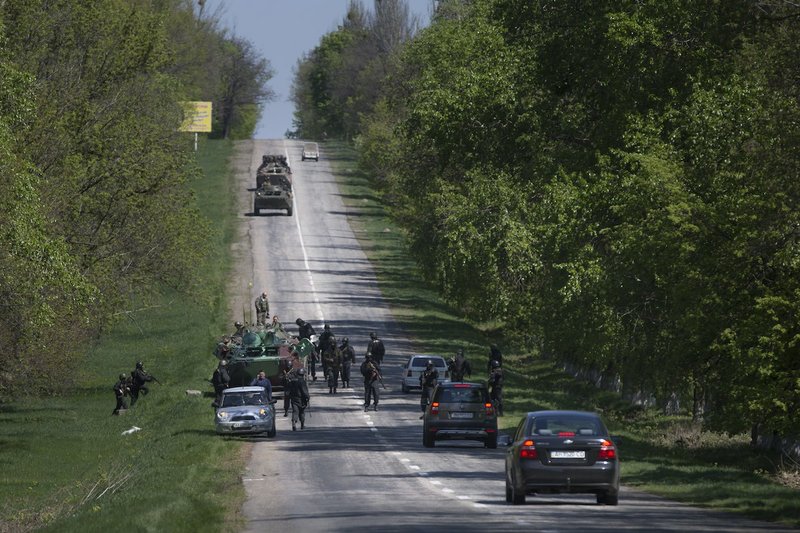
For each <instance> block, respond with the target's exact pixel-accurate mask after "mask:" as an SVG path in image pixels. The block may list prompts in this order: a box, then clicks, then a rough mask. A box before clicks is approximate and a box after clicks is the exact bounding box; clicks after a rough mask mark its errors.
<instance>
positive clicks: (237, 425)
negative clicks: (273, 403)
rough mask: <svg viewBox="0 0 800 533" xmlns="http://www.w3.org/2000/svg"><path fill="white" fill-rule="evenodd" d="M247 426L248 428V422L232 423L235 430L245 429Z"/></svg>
mask: <svg viewBox="0 0 800 533" xmlns="http://www.w3.org/2000/svg"><path fill="white" fill-rule="evenodd" d="M248 426H250V424H249V423H248V422H234V423H233V427H235V428H246V427H248Z"/></svg>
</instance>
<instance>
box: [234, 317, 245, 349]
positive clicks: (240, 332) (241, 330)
mask: <svg viewBox="0 0 800 533" xmlns="http://www.w3.org/2000/svg"><path fill="white" fill-rule="evenodd" d="M233 327H234V328H236V331H234V332H233V333H232V334H231V342H234V343H236V344H241V343H242V337H244V334H245V333H247V328H245V327H244V324H243V323H241V322H239V321H238V320H237V321H236V322H234V323H233Z"/></svg>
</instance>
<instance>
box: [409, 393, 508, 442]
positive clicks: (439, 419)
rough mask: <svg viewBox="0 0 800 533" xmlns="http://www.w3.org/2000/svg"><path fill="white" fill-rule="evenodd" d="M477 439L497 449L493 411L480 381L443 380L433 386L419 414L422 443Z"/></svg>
mask: <svg viewBox="0 0 800 533" xmlns="http://www.w3.org/2000/svg"><path fill="white" fill-rule="evenodd" d="M446 439H453V440H478V441H481V442H483V444H484V446H486V447H487V448H497V413H496V412H495V409H494V405H493V404H492V401H491V400H490V399H489V391H488V390H487V389H486V385H484V384H482V383H452V382H445V383H440V384H439V385H437V386H436V389H435V390H434V391H433V399H432V400H431V403H430V404H429V405H428V408H427V409H426V410H425V414H424V415H423V426H422V445H423V446H425V447H427V448H430V447H433V446H434V445H435V443H436V441H437V440H446Z"/></svg>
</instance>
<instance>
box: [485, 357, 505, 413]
mask: <svg viewBox="0 0 800 533" xmlns="http://www.w3.org/2000/svg"><path fill="white" fill-rule="evenodd" d="M491 364H492V372H491V373H490V374H489V380H488V381H489V397H490V398H491V400H492V403H493V404H494V408H495V409H496V410H497V414H498V415H500V416H503V369H502V368H500V361H497V360H493V361H492V363H491Z"/></svg>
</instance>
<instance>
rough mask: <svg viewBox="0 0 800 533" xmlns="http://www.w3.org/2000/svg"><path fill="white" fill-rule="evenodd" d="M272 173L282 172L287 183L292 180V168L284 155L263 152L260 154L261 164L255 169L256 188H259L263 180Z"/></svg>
mask: <svg viewBox="0 0 800 533" xmlns="http://www.w3.org/2000/svg"><path fill="white" fill-rule="evenodd" d="M272 174H283V175H284V176H287V179H288V180H289V183H291V182H292V169H291V168H289V162H288V161H287V160H286V156H285V155H276V154H265V155H263V156H261V165H260V166H259V167H258V170H257V171H256V189H260V188H261V186H262V185H263V184H264V182H265V181H267V179H268V178H269V176H270V175H272Z"/></svg>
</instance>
